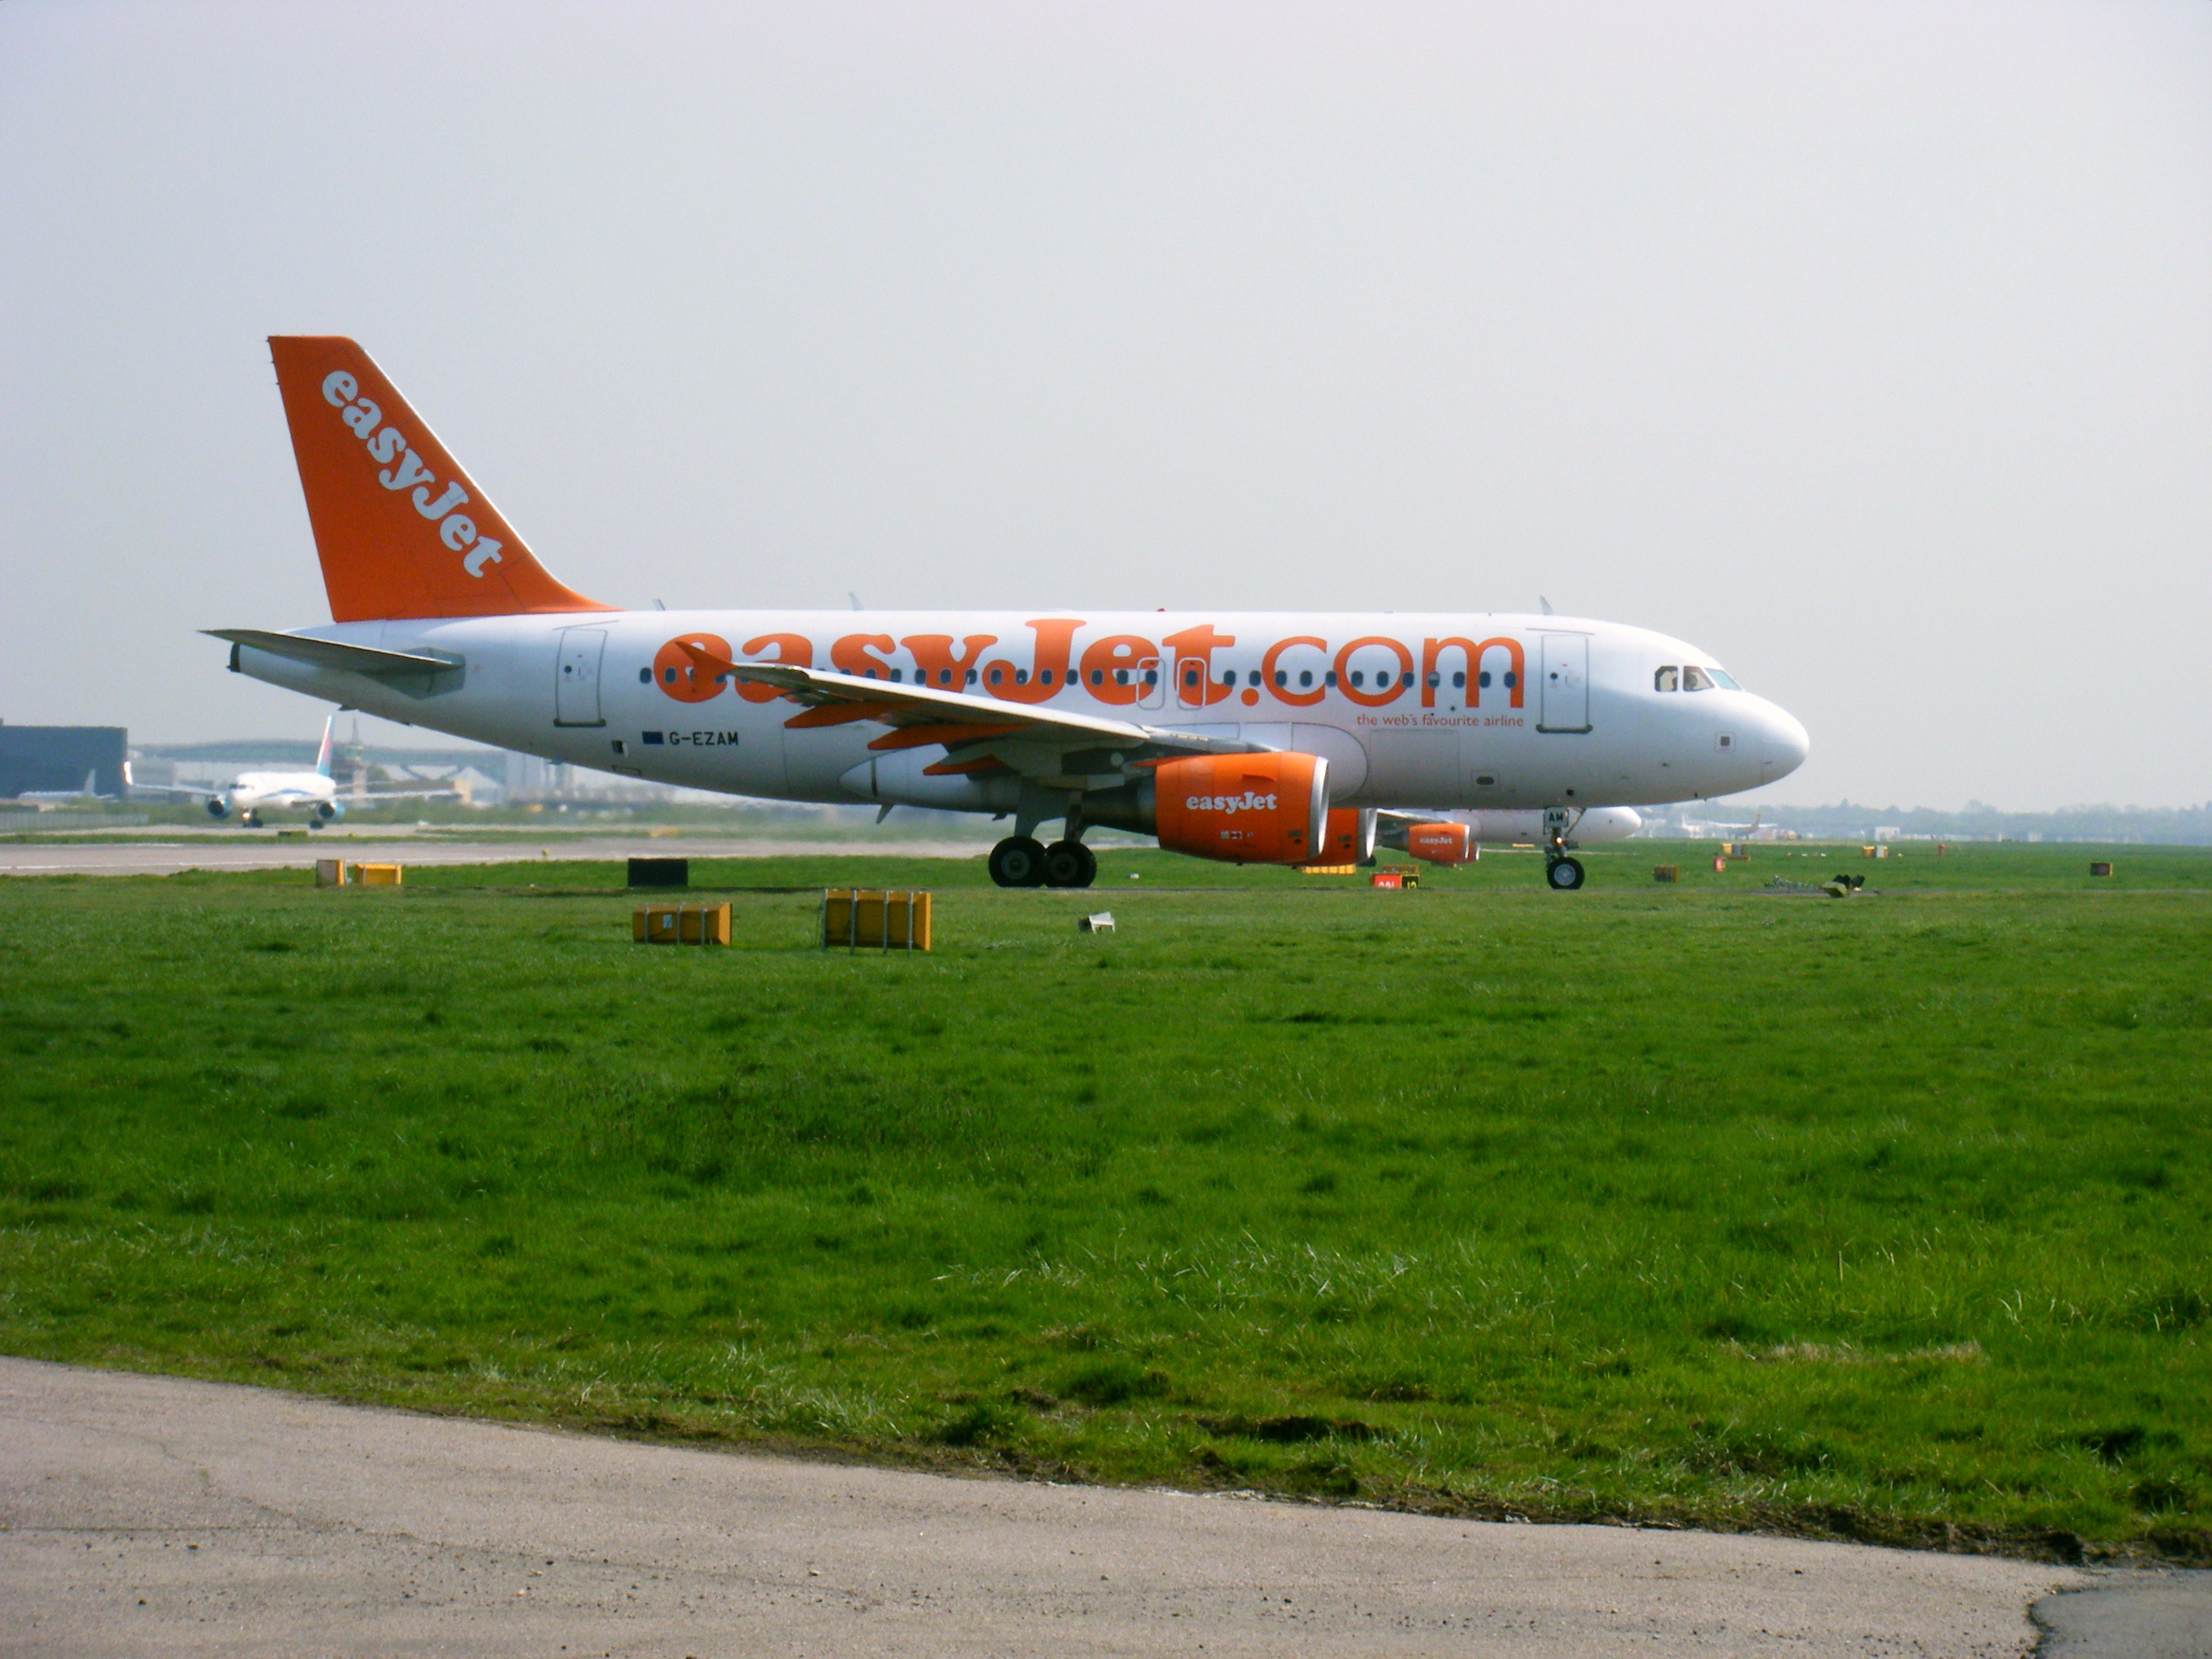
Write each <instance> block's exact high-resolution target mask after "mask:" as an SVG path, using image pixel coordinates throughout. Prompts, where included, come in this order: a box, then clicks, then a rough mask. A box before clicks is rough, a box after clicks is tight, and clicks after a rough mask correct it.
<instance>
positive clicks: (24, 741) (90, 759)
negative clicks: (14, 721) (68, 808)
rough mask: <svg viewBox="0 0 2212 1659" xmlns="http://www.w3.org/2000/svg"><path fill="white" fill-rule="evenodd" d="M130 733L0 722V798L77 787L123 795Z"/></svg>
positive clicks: (109, 728) (102, 728) (119, 729)
mask: <svg viewBox="0 0 2212 1659" xmlns="http://www.w3.org/2000/svg"><path fill="white" fill-rule="evenodd" d="M129 742H130V733H129V732H127V731H126V730H125V728H124V727H122V726H10V725H9V724H8V723H7V722H6V721H5V720H0V800H13V799H15V797H16V796H18V795H20V794H21V793H23V792H24V791H25V790H27V789H54V790H61V789H81V788H82V787H84V775H85V774H86V773H88V772H89V773H91V774H92V787H93V791H94V793H95V794H101V795H112V796H114V797H115V798H116V799H118V800H120V799H123V796H124V793H125V789H124V783H123V761H124V756H125V752H126V750H127V747H128V744H129Z"/></svg>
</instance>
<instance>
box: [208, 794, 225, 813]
mask: <svg viewBox="0 0 2212 1659" xmlns="http://www.w3.org/2000/svg"><path fill="white" fill-rule="evenodd" d="M208 816H209V817H211V818H227V817H229V816H230V803H229V802H228V801H227V800H225V799H223V798H222V796H221V795H210V796H209V797H208Z"/></svg>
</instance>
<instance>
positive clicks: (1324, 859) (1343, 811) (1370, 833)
mask: <svg viewBox="0 0 2212 1659" xmlns="http://www.w3.org/2000/svg"><path fill="white" fill-rule="evenodd" d="M1375 825H1376V817H1375V811H1374V809H1373V808H1372V807H1367V808H1364V809H1363V808H1359V807H1354V806H1332V807H1330V808H1329V809H1328V829H1325V830H1323V831H1322V847H1321V851H1320V852H1318V853H1316V854H1314V856H1313V860H1312V862H1314V863H1316V864H1372V863H1374V862H1375Z"/></svg>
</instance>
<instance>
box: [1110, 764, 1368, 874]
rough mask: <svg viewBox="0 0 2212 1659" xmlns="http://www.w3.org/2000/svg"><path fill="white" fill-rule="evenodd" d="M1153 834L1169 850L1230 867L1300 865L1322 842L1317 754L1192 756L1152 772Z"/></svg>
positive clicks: (1324, 786)
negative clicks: (1216, 861) (1232, 865)
mask: <svg viewBox="0 0 2212 1659" xmlns="http://www.w3.org/2000/svg"><path fill="white" fill-rule="evenodd" d="M1152 788H1153V802H1152V818H1153V833H1154V834H1155V835H1157V836H1158V837H1159V838H1160V845H1161V846H1163V847H1164V848H1168V849H1169V850H1170V851H1171V852H1176V853H1189V854H1194V855H1195V856H1197V857H1199V858H1202V859H1220V860H1224V861H1225V862H1227V863H1231V864H1304V863H1308V862H1310V860H1312V858H1313V856H1314V849H1315V848H1316V847H1318V846H1319V845H1321V843H1322V840H1323V839H1324V836H1325V829H1324V826H1325V824H1326V823H1327V821H1328V816H1329V812H1328V762H1327V761H1326V760H1324V759H1322V757H1320V756H1318V755H1297V754H1276V755H1194V756H1193V757H1190V758H1189V759H1188V760H1176V761H1169V762H1167V763H1164V764H1163V765H1161V766H1160V767H1158V768H1157V769H1155V770H1154V771H1153V774H1152Z"/></svg>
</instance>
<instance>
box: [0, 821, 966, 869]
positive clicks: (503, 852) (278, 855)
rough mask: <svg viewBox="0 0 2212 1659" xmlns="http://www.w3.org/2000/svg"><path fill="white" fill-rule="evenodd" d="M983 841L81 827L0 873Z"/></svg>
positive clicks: (734, 853)
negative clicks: (145, 836) (171, 837)
mask: <svg viewBox="0 0 2212 1659" xmlns="http://www.w3.org/2000/svg"><path fill="white" fill-rule="evenodd" d="M989 850H990V847H989V844H988V843H987V842H962V841H908V840H900V839H887V840H884V841H880V842H867V841H801V840H797V839H775V840H771V839H768V838H765V837H753V836H684V837H681V838H674V839H669V840H665V841H653V840H648V839H647V838H646V837H645V836H589V835H586V836H579V835H574V834H566V833H564V834H561V835H557V836H543V837H537V838H532V837H527V836H515V837H513V838H511V839H501V840H498V841H458V840H455V841H449V840H446V839H443V838H441V837H433V836H397V835H386V834H383V833H381V832H380V833H379V834H377V835H375V836H368V835H362V836H347V835H346V834H344V833H343V831H342V832H340V833H339V834H337V835H336V836H328V835H316V836H313V837H311V838H309V839H307V840H304V841H277V840H275V839H273V838H272V837H270V836H266V835H254V834H252V832H251V831H248V832H246V833H245V834H240V833H238V832H236V831H233V832H231V834H230V835H229V836H224V835H223V834H222V832H220V831H216V832H206V831H203V832H200V833H199V834H197V835H195V836H191V838H190V839H188V840H181V841H175V842H127V841H108V840H106V839H103V838H100V837H98V836H86V837H85V838H84V839H83V840H82V841H73V842H0V876H173V875H175V874H177V873H178V872H180V871H184V870H312V869H313V868H314V865H315V860H317V859H319V858H337V859H369V860H375V859H389V860H395V861H397V862H398V863H401V864H511V863H513V862H515V861H516V860H527V859H535V858H539V857H545V858H550V859H610V860H611V859H626V858H645V857H655V858H659V857H665V858H691V859H769V858H840V857H851V858H857V857H875V858H913V859H921V858H930V859H966V858H981V857H982V856H983V855H984V854H986V853H987V852H988V851H989Z"/></svg>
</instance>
